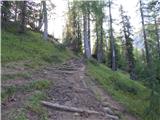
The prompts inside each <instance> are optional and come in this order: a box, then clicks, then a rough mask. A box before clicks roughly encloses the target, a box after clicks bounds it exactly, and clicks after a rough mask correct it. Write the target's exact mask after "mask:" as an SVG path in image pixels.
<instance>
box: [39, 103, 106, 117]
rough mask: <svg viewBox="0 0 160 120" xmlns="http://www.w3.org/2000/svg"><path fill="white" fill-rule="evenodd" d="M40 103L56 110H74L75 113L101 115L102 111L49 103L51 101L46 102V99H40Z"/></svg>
mask: <svg viewBox="0 0 160 120" xmlns="http://www.w3.org/2000/svg"><path fill="white" fill-rule="evenodd" d="M41 103H42V104H43V105H44V106H47V107H50V108H53V109H56V110H61V111H66V112H76V113H84V114H96V115H103V113H100V112H97V111H93V110H86V109H81V108H76V107H69V106H65V105H59V104H57V103H51V102H46V101H41Z"/></svg>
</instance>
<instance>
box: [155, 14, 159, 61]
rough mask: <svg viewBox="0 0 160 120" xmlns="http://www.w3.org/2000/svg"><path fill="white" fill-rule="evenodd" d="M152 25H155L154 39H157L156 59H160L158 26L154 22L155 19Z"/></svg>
mask: <svg viewBox="0 0 160 120" xmlns="http://www.w3.org/2000/svg"><path fill="white" fill-rule="evenodd" d="M154 23H155V30H156V39H157V51H158V57H159V59H160V42H159V34H158V24H157V21H156V17H155V18H154Z"/></svg>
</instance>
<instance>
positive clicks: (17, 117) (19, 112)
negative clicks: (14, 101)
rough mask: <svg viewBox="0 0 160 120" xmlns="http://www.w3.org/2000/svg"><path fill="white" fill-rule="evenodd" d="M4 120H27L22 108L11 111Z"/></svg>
mask: <svg viewBox="0 0 160 120" xmlns="http://www.w3.org/2000/svg"><path fill="white" fill-rule="evenodd" d="M5 118H6V119H7V120H28V119H27V116H26V110H25V109H24V108H19V109H11V110H10V111H9V113H8V114H7V115H6V116H5Z"/></svg>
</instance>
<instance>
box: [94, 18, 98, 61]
mask: <svg viewBox="0 0 160 120" xmlns="http://www.w3.org/2000/svg"><path fill="white" fill-rule="evenodd" d="M98 39H99V38H98V23H97V21H96V51H95V53H96V57H97V60H98V59H99V42H98Z"/></svg>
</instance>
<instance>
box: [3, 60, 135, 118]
mask: <svg viewBox="0 0 160 120" xmlns="http://www.w3.org/2000/svg"><path fill="white" fill-rule="evenodd" d="M32 77H33V78H41V79H48V80H51V81H53V83H54V85H53V87H51V88H50V89H49V90H48V91H47V94H48V96H49V97H48V99H47V100H46V101H47V102H50V103H53V104H57V105H60V106H65V107H67V108H71V107H74V108H76V109H81V110H90V111H95V112H98V114H88V113H87V112H70V111H68V110H63V109H55V108H50V107H46V106H44V107H46V108H47V111H48V116H49V117H48V119H49V120H121V119H122V120H137V119H136V118H135V117H133V116H132V115H130V114H129V113H127V112H126V111H125V109H124V108H123V107H122V106H121V105H120V104H118V103H117V102H115V101H114V100H113V99H112V98H111V97H110V96H109V95H108V94H106V92H104V91H103V89H102V88H101V87H100V86H99V85H97V84H96V83H95V81H94V80H91V78H90V77H89V76H87V75H86V68H85V65H84V63H83V60H82V59H81V60H75V59H74V60H70V61H68V62H66V63H65V64H62V65H57V66H47V67H45V68H43V69H41V70H39V71H36V72H35V73H34V75H33V76H31V78H32ZM31 80H32V79H30V80H27V81H25V80H24V83H27V82H30V81H31ZM15 83H16V84H20V85H21V84H22V83H21V82H16V81H13V83H12V81H11V82H10V83H7V82H6V84H7V85H8V84H15ZM3 85H5V83H4V84H3ZM2 110H3V109H2ZM124 118H125V119H124Z"/></svg>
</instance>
